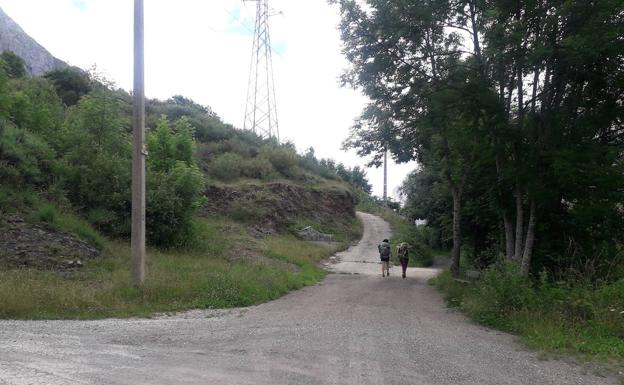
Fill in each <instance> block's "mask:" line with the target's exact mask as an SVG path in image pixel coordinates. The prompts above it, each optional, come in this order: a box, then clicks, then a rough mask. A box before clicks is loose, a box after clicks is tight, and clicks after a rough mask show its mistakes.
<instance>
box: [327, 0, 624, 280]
mask: <svg viewBox="0 0 624 385" xmlns="http://www.w3.org/2000/svg"><path fill="white" fill-rule="evenodd" d="M333 2H334V3H338V4H339V6H340V11H341V15H342V24H341V29H342V37H343V41H344V42H345V53H346V56H347V58H348V59H349V61H350V63H351V66H350V68H349V69H348V70H347V71H346V73H345V75H344V76H343V81H344V83H345V84H350V85H352V86H354V87H356V88H359V89H361V90H363V91H364V92H365V93H366V94H367V96H368V97H369V98H370V100H371V102H370V104H369V105H368V106H367V107H366V109H365V110H364V112H363V113H362V116H361V118H360V119H359V121H358V122H357V123H356V125H355V126H354V129H353V134H352V136H351V137H350V138H349V140H347V142H346V146H347V147H352V148H356V149H357V150H358V152H359V153H360V154H361V155H373V156H374V158H373V159H374V160H373V162H379V160H380V159H381V156H382V154H383V151H384V150H385V149H386V148H388V149H390V150H391V151H392V153H393V155H394V157H395V158H396V159H397V160H399V161H404V160H411V159H416V160H418V161H419V163H420V171H419V172H418V173H415V174H413V175H412V176H411V177H410V178H409V179H408V180H407V181H406V183H405V185H404V187H403V192H404V194H406V196H407V210H408V212H409V213H410V215H413V216H425V217H427V219H430V220H431V222H430V223H432V224H433V225H436V226H441V228H442V229H444V225H443V224H442V223H441V221H440V220H439V219H438V220H436V219H435V218H433V217H437V218H449V217H452V223H453V225H452V231H451V234H452V237H453V240H454V247H453V270H454V272H457V271H458V268H459V265H458V264H459V252H460V250H461V241H462V240H466V241H468V242H469V243H471V244H472V245H473V246H475V245H477V244H478V245H479V246H478V247H477V246H475V247H474V250H473V253H472V254H473V255H474V256H475V258H476V259H479V260H481V261H491V260H493V259H495V258H496V257H497V255H503V256H505V257H506V258H507V259H509V260H511V261H514V262H515V263H516V264H518V265H519V266H520V267H521V269H522V271H523V272H525V273H527V272H528V271H529V270H530V268H533V269H535V270H538V269H542V268H547V269H550V270H551V271H553V272H561V271H567V270H569V269H576V270H578V271H583V272H584V273H587V274H591V275H592V276H594V277H606V276H608V271H609V266H613V264H614V263H617V262H618V261H621V258H622V251H621V243H620V241H619V240H620V239H621V235H622V234H621V232H622V230H623V229H624V224H623V223H622V203H623V193H624V191H623V189H622V186H623V185H624V173H623V170H622V144H623V143H622V138H623V137H624V136H623V134H624V126H623V125H622V112H623V109H622V108H623V106H624V103H623V101H622V99H623V91H622V89H623V88H622V86H623V85H624V66H623V65H622V63H623V61H622V57H623V55H624V40H622V39H621V36H622V35H623V32H624V23H623V19H622V17H623V16H622V15H623V14H624V5H623V4H622V2H621V1H617V0H606V1H600V2H588V1H582V0H539V1H523V2H510V1H506V0H492V1H489V0H488V1H483V0H457V1H436V2H432V1H424V0H422V1H421V0H415V1H402V0H399V1H392V2H388V1H380V0H367V1H361V2H360V1H353V0H341V1H333ZM441 184H445V185H446V186H445V189H444V190H445V191H440V190H438V191H437V192H435V194H439V198H438V199H437V202H432V201H431V200H432V198H431V197H430V196H429V195H427V194H431V193H432V191H434V190H433V189H434V188H436V187H435V186H440V185H441ZM449 202H450V203H449ZM438 203H439V204H438ZM436 210H447V211H446V214H444V213H443V212H441V211H436ZM451 210H452V215H450V211H451ZM446 221H447V222H448V219H447V220H446ZM597 229H600V230H597ZM447 230H448V229H447ZM477 254H478V255H477Z"/></svg>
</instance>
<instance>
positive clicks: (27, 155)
mask: <svg viewBox="0 0 624 385" xmlns="http://www.w3.org/2000/svg"><path fill="white" fill-rule="evenodd" d="M54 162H55V154H54V151H53V150H52V149H51V148H50V146H49V145H48V144H47V143H46V142H45V140H43V139H42V138H40V137H39V136H37V135H35V134H32V133H30V132H29V131H27V130H24V129H21V128H17V127H15V126H14V125H12V124H11V123H8V122H6V121H4V120H3V119H0V182H2V183H7V184H12V185H18V186H23V185H25V184H35V185H42V184H45V183H46V182H48V181H49V180H50V173H51V169H52V166H53V164H54Z"/></svg>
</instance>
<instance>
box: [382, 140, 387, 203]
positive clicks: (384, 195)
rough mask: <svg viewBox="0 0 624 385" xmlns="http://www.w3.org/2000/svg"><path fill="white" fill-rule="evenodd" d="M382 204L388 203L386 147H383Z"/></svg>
mask: <svg viewBox="0 0 624 385" xmlns="http://www.w3.org/2000/svg"><path fill="white" fill-rule="evenodd" d="M383 200H384V204H386V205H387V204H388V148H387V147H386V148H384V193H383Z"/></svg>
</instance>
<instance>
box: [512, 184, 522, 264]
mask: <svg viewBox="0 0 624 385" xmlns="http://www.w3.org/2000/svg"><path fill="white" fill-rule="evenodd" d="M523 230H524V210H523V208H522V190H520V184H519V183H516V248H515V251H514V259H515V260H516V261H518V262H520V259H521V258H522V246H523V245H522V241H523V240H524V237H523V236H522V235H523V234H522V233H523V232H524V231H523Z"/></svg>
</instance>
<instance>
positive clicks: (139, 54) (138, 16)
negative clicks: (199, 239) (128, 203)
mask: <svg viewBox="0 0 624 385" xmlns="http://www.w3.org/2000/svg"><path fill="white" fill-rule="evenodd" d="M144 53H145V49H144V18H143V0H134V91H133V120H132V125H133V135H134V139H133V145H134V148H133V154H132V240H131V248H132V280H133V281H134V283H137V284H140V283H143V280H144V279H145V155H146V150H145V73H144V69H145V61H144V57H145V56H144Z"/></svg>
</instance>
